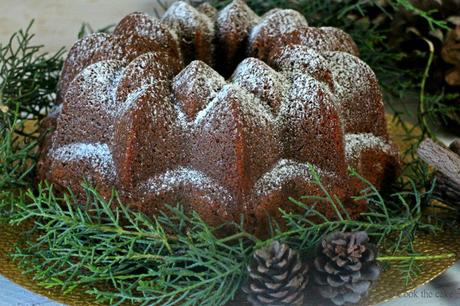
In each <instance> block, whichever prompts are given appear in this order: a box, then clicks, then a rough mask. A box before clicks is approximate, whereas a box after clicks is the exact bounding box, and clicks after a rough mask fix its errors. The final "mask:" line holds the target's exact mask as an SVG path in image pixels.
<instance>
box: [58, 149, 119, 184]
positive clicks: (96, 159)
mask: <svg viewBox="0 0 460 306" xmlns="http://www.w3.org/2000/svg"><path fill="white" fill-rule="evenodd" d="M50 154H51V156H52V158H54V159H55V160H59V161H61V162H71V161H81V160H86V161H88V162H90V163H91V166H92V168H94V170H95V171H97V172H99V173H100V174H101V175H103V176H104V177H106V178H113V177H115V173H116V171H115V165H114V162H113V158H112V153H111V151H110V149H109V146H108V145H107V144H101V143H73V144H69V145H64V146H62V147H59V148H57V149H53V150H51V151H50Z"/></svg>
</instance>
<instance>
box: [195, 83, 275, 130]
mask: <svg viewBox="0 0 460 306" xmlns="http://www.w3.org/2000/svg"><path fill="white" fill-rule="evenodd" d="M229 96H231V97H233V98H236V99H237V100H238V102H239V103H240V108H239V109H240V111H241V112H242V115H243V116H242V117H238V118H235V120H242V119H243V118H253V119H254V120H257V121H258V122H259V124H262V125H264V124H268V123H269V122H272V123H273V122H274V119H275V118H274V117H273V115H272V113H271V111H270V109H269V108H268V106H267V105H266V104H265V103H263V102H262V101H260V100H259V99H258V98H257V97H256V96H254V95H253V94H251V93H250V92H248V91H246V90H244V89H243V88H242V87H240V86H238V85H236V84H227V85H226V86H224V88H222V90H221V91H220V92H219V93H218V94H217V96H216V98H214V100H212V101H211V103H209V105H208V106H207V107H206V108H205V109H204V110H203V111H201V112H199V113H198V115H197V117H196V118H195V122H194V123H195V125H196V126H198V125H200V124H201V123H202V122H203V121H204V128H205V129H206V128H209V129H211V128H212V127H211V126H209V125H208V124H207V123H208V122H210V121H211V119H210V117H211V116H213V115H214V111H215V110H216V109H219V106H220V107H223V108H224V109H225V110H226V112H228V113H230V112H231V110H230V109H229V108H228V107H229V105H227V104H226V103H225V102H224V101H226V99H227V97H229ZM241 124H242V125H241V126H245V125H244V123H243V122H241Z"/></svg>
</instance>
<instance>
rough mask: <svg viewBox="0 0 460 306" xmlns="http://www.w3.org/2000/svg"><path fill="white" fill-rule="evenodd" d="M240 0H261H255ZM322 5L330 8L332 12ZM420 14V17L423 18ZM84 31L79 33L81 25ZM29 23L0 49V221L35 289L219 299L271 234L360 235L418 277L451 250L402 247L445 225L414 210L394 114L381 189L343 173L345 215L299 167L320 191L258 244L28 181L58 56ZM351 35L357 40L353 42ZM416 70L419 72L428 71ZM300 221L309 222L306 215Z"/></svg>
mask: <svg viewBox="0 0 460 306" xmlns="http://www.w3.org/2000/svg"><path fill="white" fill-rule="evenodd" d="M249 2H250V4H254V3H252V2H257V3H259V4H261V3H260V1H259V2H258V0H253V1H252V2H251V1H249ZM278 2H279V3H278ZM278 2H277V1H275V0H273V1H268V2H267V1H263V3H264V5H265V6H260V8H261V9H262V10H266V9H268V8H269V7H268V6H267V5H273V6H281V7H282V6H285V5H286V3H288V4H290V3H291V2H289V1H288V2H285V1H278ZM295 3H296V5H304V6H303V10H301V11H302V12H303V13H306V12H307V10H313V9H317V10H318V12H319V11H320V10H323V9H326V7H324V5H323V6H320V4H322V3H324V2H323V1H307V2H303V1H299V2H295ZM365 3H367V1H365V2H361V1H358V2H357V4H356V5H354V6H353V7H348V8H346V9H345V8H342V9H340V10H335V11H334V12H333V14H331V17H330V18H332V19H333V18H334V17H333V16H341V15H343V14H345V12H346V11H349V10H350V9H353V10H363V7H361V6H360V5H361V4H362V5H367V4H365ZM402 3H404V1H397V4H398V5H401V4H402ZM315 5H316V6H315ZM253 7H254V6H253ZM296 8H297V7H296ZM328 9H332V10H334V7H329V8H328ZM318 14H319V13H318ZM334 14H336V15H334ZM313 16H316V15H314V14H313ZM318 16H320V15H318ZM423 16H425V18H430V16H429V15H428V14H426V15H423ZM318 20H319V19H318ZM336 22H345V23H347V24H346V26H345V28H347V27H350V26H351V24H349V23H348V22H349V21H344V20H341V19H339V18H338V19H337V21H336ZM433 24H434V25H438V24H437V23H436V22H433ZM31 25H32V24H31ZM88 29H90V28H88V27H87V28H86V30H85V28H82V31H87V30H88ZM29 30H30V26H29V27H28V28H27V29H26V30H25V31H19V32H18V33H16V34H14V35H13V36H12V38H11V40H10V41H9V43H7V44H6V45H4V46H0V63H1V64H0V65H1V66H0V81H1V84H0V114H1V117H0V118H1V121H0V127H1V131H0V161H1V164H0V216H1V220H2V221H3V222H9V223H10V224H13V225H21V224H23V225H28V224H32V225H33V226H32V227H31V229H30V232H29V234H30V236H28V237H29V239H28V242H27V244H26V245H18V246H17V248H16V252H15V254H13V257H14V258H16V259H17V260H18V262H19V263H20V264H21V265H22V266H23V268H24V269H25V270H26V271H27V272H29V273H31V274H33V275H34V277H35V279H36V280H38V281H39V282H40V284H42V285H43V286H46V287H60V288H62V290H63V291H64V292H71V291H72V290H74V289H75V288H78V287H82V288H85V289H86V290H87V292H88V293H90V294H93V295H94V296H95V299H96V300H97V301H99V302H106V303H110V304H114V305H117V304H121V303H124V302H132V303H135V304H141V305H147V304H148V305H174V304H177V303H183V304H185V305H221V304H225V303H226V302H228V301H230V300H231V299H233V298H234V297H235V295H236V294H237V292H238V290H239V288H240V285H241V283H242V281H243V280H244V278H245V268H246V265H247V263H248V261H249V260H250V257H251V254H252V253H253V252H254V250H256V249H259V248H261V247H263V246H266V245H268V244H269V243H270V242H271V241H273V240H280V241H284V242H286V243H288V244H289V245H290V246H292V247H295V248H296V249H298V250H299V251H301V252H302V253H303V254H308V253H309V252H311V250H312V249H313V248H314V247H315V246H316V245H317V244H318V242H319V241H320V240H321V239H322V237H324V235H325V234H327V233H330V232H332V231H335V230H341V231H358V230H365V231H366V232H367V233H368V234H369V235H370V237H372V239H373V240H374V241H375V242H376V243H377V244H378V245H379V246H380V248H381V249H382V250H385V253H384V254H383V256H382V257H380V259H381V260H382V261H393V260H397V261H398V266H399V267H400V269H401V272H402V273H403V277H404V278H405V279H406V281H407V282H410V280H411V279H412V278H413V277H415V276H416V275H417V273H418V272H420V271H419V269H418V266H417V261H418V260H423V259H431V260H432V259H440V258H446V256H447V257H448V256H451V255H450V254H447V255H446V254H433V255H432V256H428V257H427V256H420V255H418V254H417V253H416V250H415V249H414V245H413V243H414V239H415V235H416V233H418V232H420V231H429V232H432V233H435V232H437V231H439V230H441V229H442V225H443V222H448V221H449V222H450V220H447V221H446V220H434V219H433V218H432V217H430V218H427V215H426V214H424V209H425V208H426V207H427V206H429V204H430V203H431V200H432V198H433V195H432V191H433V188H434V183H433V184H432V183H431V176H430V174H429V171H428V168H427V166H426V165H424V164H423V163H421V162H420V161H418V159H417V158H414V154H415V153H414V152H415V148H416V147H417V144H418V143H419V142H420V141H421V140H422V139H423V138H424V137H425V136H426V134H427V132H426V130H423V132H422V133H416V132H415V131H416V130H415V129H414V128H410V127H409V126H407V125H405V124H404V121H403V120H402V117H401V114H398V113H397V114H396V115H395V118H394V121H395V123H397V124H399V125H401V126H402V127H403V128H404V129H405V131H406V133H407V135H406V138H407V140H408V141H410V142H411V143H413V145H411V146H410V148H409V149H408V150H407V151H406V152H405V155H407V156H411V157H412V159H413V161H412V162H410V163H408V164H407V165H406V167H405V169H404V171H403V176H402V177H401V179H400V180H399V182H398V183H397V184H396V185H395V186H394V188H393V191H389V192H386V193H380V192H379V191H378V190H377V189H376V188H375V186H373V185H372V184H370V183H369V182H367V181H366V180H365V179H364V178H362V177H361V176H360V175H359V174H358V173H356V172H354V171H353V170H350V175H351V176H354V177H356V178H358V179H359V180H361V181H362V182H363V183H364V184H365V185H366V186H367V187H366V188H365V189H363V190H362V192H361V193H360V194H359V195H358V196H357V198H356V200H366V201H367V202H368V203H369V211H368V212H366V213H363V214H362V216H361V218H360V219H358V220H353V219H351V218H350V217H349V216H348V214H347V213H346V210H345V209H344V208H343V206H342V203H340V201H338V199H337V198H335V197H334V195H331V194H329V193H328V192H327V190H326V189H325V188H324V186H323V185H322V183H321V180H320V179H319V175H318V174H317V173H316V172H315V171H314V169H313V168H311V172H312V174H313V177H314V182H315V184H317V185H318V186H319V187H320V189H321V190H323V195H322V196H321V197H315V198H312V197H309V196H306V197H305V198H301V199H290V201H291V203H292V205H296V206H298V207H299V208H300V212H298V213H296V214H293V213H288V212H285V211H282V215H283V218H284V220H285V221H286V224H287V228H286V229H283V230H282V229H280V228H279V227H278V226H277V225H276V224H272V235H271V237H270V238H269V239H267V240H259V239H258V238H257V237H254V236H253V235H251V234H250V233H247V232H245V231H244V229H243V227H242V226H241V225H240V224H233V225H234V226H235V227H236V228H238V229H239V230H238V231H237V232H236V233H235V234H234V235H232V236H229V237H224V238H222V237H218V236H217V235H216V234H215V231H216V228H211V227H210V226H208V225H207V224H206V223H204V222H203V221H202V220H201V218H200V216H199V215H197V214H191V215H188V214H185V213H184V212H183V211H182V209H181V207H180V206H174V207H168V213H167V214H166V213H165V214H162V215H160V216H157V217H156V218H147V217H146V216H144V215H142V214H140V213H137V212H133V211H130V210H129V209H128V208H126V206H124V205H123V204H122V203H120V201H119V199H118V196H117V193H116V192H115V191H114V193H113V195H112V197H111V198H110V199H108V200H106V199H104V198H102V197H101V196H100V195H99V194H98V192H97V191H96V190H95V189H94V188H92V187H91V186H89V185H87V184H83V188H84V190H85V192H86V197H85V200H84V201H82V200H81V199H80V200H78V199H77V198H76V197H75V196H74V195H73V194H72V191H71V190H69V192H68V193H67V194H65V195H63V196H58V195H57V194H55V193H54V192H53V187H52V186H51V185H49V184H47V183H46V182H43V183H41V184H39V185H38V186H37V187H31V186H33V185H34V171H35V165H36V155H37V145H38V143H39V142H40V139H39V136H38V134H37V131H38V123H39V121H40V120H41V119H42V118H44V117H45V116H46V114H47V112H48V110H49V109H50V108H51V107H52V106H53V104H54V98H55V87H56V84H57V81H58V75H59V71H60V69H61V67H62V59H63V51H62V50H60V51H59V52H57V53H56V54H53V55H48V54H42V53H41V51H40V49H41V47H40V46H32V45H31V44H30V40H31V38H32V37H33V35H31V34H30V31H29ZM90 31H92V30H90ZM359 31H361V34H362V35H364V34H365V33H368V34H369V35H368V36H366V37H365V39H364V38H363V39H362V40H360V39H359V36H357V35H358V33H360V32H359ZM367 31H369V29H365V30H362V29H361V30H359V29H357V30H356V32H353V33H354V36H355V39H357V42H358V43H359V44H360V45H361V46H362V47H363V46H364V48H362V50H363V53H364V54H363V55H364V57H366V54H368V55H370V54H373V55H374V58H377V59H376V60H380V61H384V62H385V65H383V66H382V67H381V68H380V70H381V72H380V75H381V76H382V79H383V80H384V85H385V80H386V78H388V80H390V79H392V76H396V75H398V76H399V75H400V73H401V71H400V70H398V68H397V65H396V64H395V62H394V61H388V62H386V59H389V58H391V59H393V60H395V59H397V58H398V56H399V55H398V54H396V53H392V51H388V52H387V51H385V52H382V51H377V50H375V49H374V46H375V44H376V42H379V39H380V38H379V36H378V35H379V34H378V32H372V31H370V32H367ZM82 33H85V32H82ZM363 37H364V36H363ZM367 40H369V41H367ZM366 46H367V47H366ZM366 48H367V49H366ZM366 50H367V51H366ZM366 52H369V53H366ZM372 52H373V53H372ZM375 55H379V56H378V57H377V56H375ZM393 64H394V66H393ZM428 67H429V65H428ZM426 71H427V73H426V74H428V73H429V69H426ZM424 77H426V75H425V76H424ZM425 79H426V78H425ZM393 81H394V79H393ZM386 84H387V85H389V83H386ZM403 84H404V83H403ZM413 87H417V86H416V84H411V86H406V85H403V86H402V87H400V88H399V89H398V90H401V92H399V93H397V94H398V95H399V96H402V95H406V94H409V93H411V92H412V89H413ZM421 88H422V89H421V90H420V94H421V98H422V99H423V98H425V97H426V95H425V93H424V91H423V86H421ZM387 93H389V92H387ZM393 94H394V93H393ZM31 122H32V123H33V124H32V126H31V125H30V123H31ZM307 199H308V200H312V199H314V200H321V201H327V202H328V203H329V204H330V205H332V207H334V208H335V212H336V214H335V216H334V217H332V218H330V217H329V218H328V217H326V216H325V215H323V214H321V213H320V212H319V211H318V210H316V208H315V206H307V205H305V204H304V203H303V200H307ZM82 202H83V203H82ZM309 202H310V201H309ZM312 217H314V219H315V220H321V222H317V223H315V222H312V221H311V220H312ZM438 221H440V222H438ZM395 255H397V257H395Z"/></svg>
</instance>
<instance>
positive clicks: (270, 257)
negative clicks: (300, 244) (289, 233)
mask: <svg viewBox="0 0 460 306" xmlns="http://www.w3.org/2000/svg"><path fill="white" fill-rule="evenodd" d="M248 272H249V277H248V281H247V284H246V285H245V286H244V287H243V291H244V292H245V293H246V294H247V299H248V301H249V302H250V303H251V304H252V305H254V306H256V305H257V306H258V305H302V304H303V302H304V296H305V295H304V294H305V293H304V291H305V287H306V286H307V284H308V265H307V264H304V263H302V261H301V259H300V256H299V253H298V252H297V251H294V250H293V249H291V248H289V246H287V245H286V244H284V243H280V242H278V241H274V242H273V243H272V244H271V245H270V246H268V247H266V248H262V249H259V250H257V251H256V252H255V253H254V255H253V261H252V262H251V264H250V265H249V266H248Z"/></svg>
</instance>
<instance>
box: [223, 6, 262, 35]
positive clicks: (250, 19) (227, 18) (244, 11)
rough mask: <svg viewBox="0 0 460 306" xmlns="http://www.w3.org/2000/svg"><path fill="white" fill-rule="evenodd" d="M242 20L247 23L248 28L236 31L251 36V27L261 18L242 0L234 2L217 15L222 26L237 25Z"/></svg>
mask: <svg viewBox="0 0 460 306" xmlns="http://www.w3.org/2000/svg"><path fill="white" fill-rule="evenodd" d="M242 20H243V21H246V22H247V26H248V27H244V28H237V29H234V30H239V31H244V32H245V34H249V31H250V27H252V26H254V25H255V24H257V23H258V22H259V21H260V17H259V16H258V15H257V14H256V13H254V11H253V10H251V8H250V7H249V6H248V5H247V4H246V3H245V2H244V1H242V0H236V1H233V2H232V3H230V4H229V5H227V6H226V7H225V8H223V9H222V10H221V11H220V12H219V13H218V14H217V24H220V25H227V23H230V24H233V25H235V24H236V23H238V22H241V21H242Z"/></svg>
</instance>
